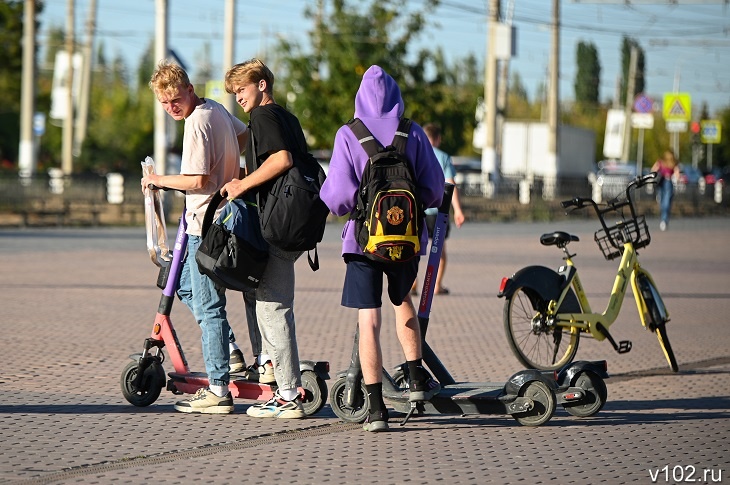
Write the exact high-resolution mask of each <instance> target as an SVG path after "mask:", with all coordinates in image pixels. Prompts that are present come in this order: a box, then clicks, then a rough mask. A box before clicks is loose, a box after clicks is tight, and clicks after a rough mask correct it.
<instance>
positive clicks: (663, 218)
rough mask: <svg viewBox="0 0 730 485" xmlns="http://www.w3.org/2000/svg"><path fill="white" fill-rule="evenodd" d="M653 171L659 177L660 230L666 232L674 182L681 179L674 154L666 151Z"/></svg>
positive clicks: (652, 168)
mask: <svg viewBox="0 0 730 485" xmlns="http://www.w3.org/2000/svg"><path fill="white" fill-rule="evenodd" d="M651 171H652V172H657V174H658V177H659V217H660V222H659V229H660V230H662V231H666V230H667V227H668V225H669V215H670V213H671V212H672V200H673V199H674V181H675V180H677V179H678V178H679V164H678V163H677V158H676V157H675V156H674V152H673V151H672V150H670V149H667V150H665V151H664V155H663V156H662V158H660V159H659V160H657V161H656V162H655V163H654V166H652V167H651Z"/></svg>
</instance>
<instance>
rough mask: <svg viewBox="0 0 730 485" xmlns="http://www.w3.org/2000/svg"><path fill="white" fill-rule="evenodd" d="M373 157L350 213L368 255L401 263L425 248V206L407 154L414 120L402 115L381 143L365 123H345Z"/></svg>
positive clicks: (360, 242) (379, 259)
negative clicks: (390, 135) (386, 141)
mask: <svg viewBox="0 0 730 485" xmlns="http://www.w3.org/2000/svg"><path fill="white" fill-rule="evenodd" d="M347 125H348V126H349V127H350V129H351V130H352V132H353V133H354V134H355V136H356V137H357V139H358V140H359V141H360V145H362V147H363V149H364V150H365V152H366V153H367V155H368V157H369V160H368V161H367V164H366V165H365V170H364V171H363V174H362V178H361V180H360V188H359V190H358V194H357V206H356V208H355V210H353V211H352V212H351V213H350V219H352V220H354V221H355V224H356V226H355V236H356V238H357V242H358V244H359V245H360V248H361V249H362V250H363V253H364V255H365V256H367V257H368V258H370V259H373V260H375V261H381V262H388V263H400V262H404V261H409V260H410V259H413V258H414V257H417V256H418V254H419V253H420V251H421V233H422V230H423V228H422V227H421V226H422V222H423V208H422V204H421V201H420V197H419V194H418V187H417V186H416V182H415V180H416V179H415V177H414V175H413V168H412V167H411V164H410V162H409V161H408V158H407V157H406V154H405V153H406V143H407V142H408V133H409V131H410V127H411V120H409V119H407V118H401V120H400V123H399V124H398V129H397V130H396V132H395V135H394V136H393V141H392V142H391V144H390V145H388V146H387V147H383V146H381V145H380V143H378V141H377V140H376V139H375V137H373V135H372V133H370V130H368V128H367V127H366V126H365V124H364V123H363V122H362V121H361V120H359V119H354V120H351V121H350V122H348V123H347Z"/></svg>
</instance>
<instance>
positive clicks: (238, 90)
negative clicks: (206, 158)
mask: <svg viewBox="0 0 730 485" xmlns="http://www.w3.org/2000/svg"><path fill="white" fill-rule="evenodd" d="M225 86H226V92H228V93H231V94H235V95H236V102H237V103H238V104H239V105H240V106H241V108H243V111H244V112H245V113H248V114H249V115H250V125H249V126H250V128H251V129H250V132H251V135H250V137H249V148H248V149H247V150H246V154H247V156H246V176H245V177H243V178H241V179H238V178H233V177H232V178H231V180H230V182H228V183H227V184H225V185H224V186H223V188H222V189H221V194H222V195H224V196H228V197H229V198H236V197H240V196H241V195H243V194H245V193H246V192H249V191H251V190H253V191H256V192H258V194H259V197H260V198H261V200H262V203H263V202H265V200H266V199H265V198H266V194H267V193H268V191H269V189H270V188H271V184H272V183H273V182H274V181H275V180H276V179H277V178H278V177H279V176H280V175H281V174H283V173H284V172H286V171H287V170H289V169H290V168H291V167H292V166H293V165H294V159H293V158H292V154H294V153H306V152H307V151H308V150H307V142H306V141H305V139H304V133H303V132H302V127H301V125H300V124H299V120H298V119H297V118H296V116H294V115H293V114H291V113H290V112H288V111H287V110H286V109H284V108H283V107H281V106H279V105H278V104H276V102H275V101H274V74H273V73H272V72H271V71H270V70H269V68H268V67H266V65H265V64H264V63H263V62H261V61H260V60H259V59H251V60H248V61H246V62H242V63H240V64H236V65H235V66H233V67H231V68H230V69H229V70H228V72H227V73H226V76H225ZM254 147H255V149H254ZM254 157H255V159H254ZM256 167H258V168H256ZM301 255H302V252H301V251H284V250H282V249H279V248H277V247H275V246H273V245H272V246H270V247H269V261H268V264H267V266H266V270H265V271H264V274H263V276H262V277H261V281H260V282H259V286H258V288H257V289H256V318H257V320H258V324H259V330H260V331H261V338H262V344H263V345H262V347H263V349H262V350H263V354H264V355H267V356H270V357H271V359H272V361H267V362H259V364H260V366H261V367H260V368H261V369H262V370H261V372H260V378H259V382H264V380H263V378H264V377H266V376H267V374H269V375H270V374H271V373H272V372H273V376H274V380H275V382H276V384H277V390H276V393H275V394H274V397H272V398H271V399H270V400H269V401H267V402H263V403H260V404H256V405H253V406H250V407H249V408H248V409H247V410H246V414H248V415H249V416H253V417H257V418H284V419H297V418H304V417H305V414H304V408H303V407H302V397H301V395H300V394H299V390H298V388H299V387H301V385H302V375H301V370H300V368H299V350H298V348H297V339H296V331H295V320H294V262H295V261H296V260H297V259H298V258H299V256H301Z"/></svg>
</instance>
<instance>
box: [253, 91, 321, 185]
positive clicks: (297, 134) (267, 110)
mask: <svg viewBox="0 0 730 485" xmlns="http://www.w3.org/2000/svg"><path fill="white" fill-rule="evenodd" d="M249 127H250V129H251V135H252V136H250V137H249V142H248V147H247V149H246V169H247V170H248V173H251V172H253V170H255V167H254V166H253V159H252V158H251V154H252V153H253V144H254V143H255V145H256V156H257V159H258V165H261V164H262V163H264V161H266V159H267V158H268V156H269V152H278V151H280V150H286V151H288V152H289V153H291V154H292V157H296V156H297V155H298V154H303V153H307V151H308V150H307V142H306V140H305V139H304V133H303V132H302V126H301V125H300V124H299V120H298V119H297V117H296V116H294V115H293V114H291V113H290V112H288V111H287V110H286V109H284V108H282V107H281V106H279V105H278V104H274V103H271V104H265V105H263V106H257V107H256V108H254V109H253V110H251V118H250V122H249Z"/></svg>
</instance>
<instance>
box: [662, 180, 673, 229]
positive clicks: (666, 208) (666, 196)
mask: <svg viewBox="0 0 730 485" xmlns="http://www.w3.org/2000/svg"><path fill="white" fill-rule="evenodd" d="M673 198H674V184H673V183H672V179H668V178H665V179H662V182H661V184H660V185H659V215H660V217H661V220H662V221H664V222H669V213H670V212H671V211H672V199H673Z"/></svg>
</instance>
